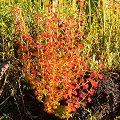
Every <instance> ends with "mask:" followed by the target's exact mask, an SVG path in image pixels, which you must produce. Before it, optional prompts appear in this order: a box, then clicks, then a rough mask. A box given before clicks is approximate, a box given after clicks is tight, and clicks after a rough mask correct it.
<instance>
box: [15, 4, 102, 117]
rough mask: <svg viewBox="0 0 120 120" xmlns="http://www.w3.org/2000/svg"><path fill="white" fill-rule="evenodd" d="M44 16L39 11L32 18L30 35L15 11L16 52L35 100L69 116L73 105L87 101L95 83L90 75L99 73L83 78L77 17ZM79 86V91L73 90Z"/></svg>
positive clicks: (61, 114)
mask: <svg viewBox="0 0 120 120" xmlns="http://www.w3.org/2000/svg"><path fill="white" fill-rule="evenodd" d="M48 7H49V6H48ZM16 12H18V13H19V12H20V11H19V10H16ZM48 17H49V19H48V18H44V16H43V15H39V14H37V15H36V16H35V17H34V20H35V21H34V26H35V29H34V30H33V31H34V35H33V36H32V37H31V36H30V35H29V31H30V29H28V28H27V26H26V25H25V20H23V19H24V18H23V16H22V14H17V16H16V17H15V18H16V23H17V25H16V31H15V35H16V36H17V37H16V38H17V40H18V42H19V44H20V48H19V49H18V53H19V54H21V53H22V54H21V58H20V61H22V63H23V67H22V70H24V71H25V79H26V80H29V81H30V83H31V88H32V89H35V92H34V94H35V95H36V98H37V99H38V101H40V102H43V103H44V110H45V111H47V112H48V113H54V114H55V115H56V116H59V117H61V118H69V117H70V114H71V112H73V111H75V110H76V108H78V107H79V106H80V105H82V106H85V104H86V101H85V100H87V101H88V102H91V97H90V96H91V95H93V93H94V87H97V84H98V83H97V82H96V81H95V80H94V77H97V75H98V77H99V78H102V75H100V74H98V73H97V72H96V71H93V72H92V73H91V74H90V75H89V78H88V79H84V75H85V73H86V71H87V61H84V60H83V58H85V57H86V56H85V55H84V54H83V53H82V51H83V45H82V43H81V42H80V41H79V38H80V37H82V36H83V35H84V34H83V33H82V32H81V31H80V29H79V30H78V28H77V26H78V25H77V22H76V21H77V20H76V19H71V18H69V17H66V20H65V22H62V21H61V20H59V19H57V18H56V16H55V15H53V16H52V15H49V16H48ZM41 21H42V22H41ZM43 24H44V25H43ZM39 27H42V29H43V30H40V28H39ZM40 31H41V32H40ZM18 36H19V38H18ZM80 89H81V92H77V90H79V91H80ZM88 95H89V97H88ZM62 101H63V103H62ZM74 101H75V102H74Z"/></svg>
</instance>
